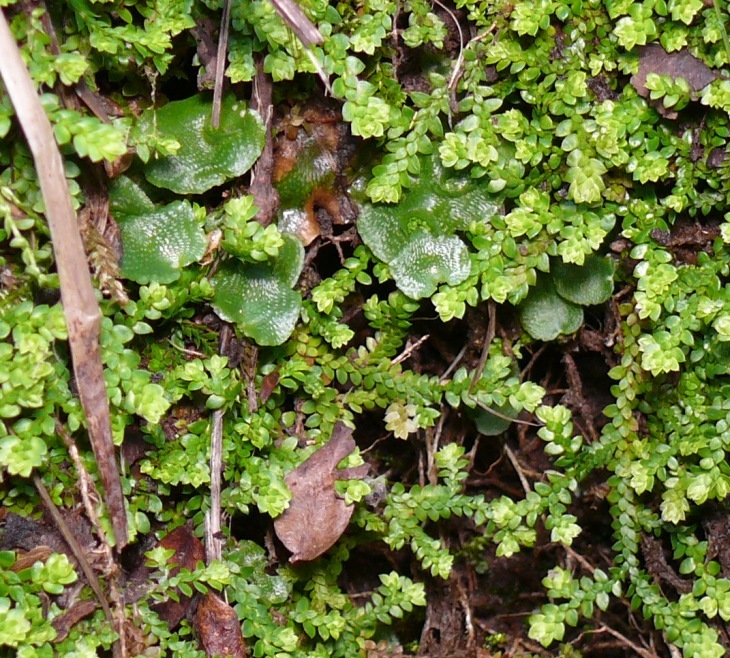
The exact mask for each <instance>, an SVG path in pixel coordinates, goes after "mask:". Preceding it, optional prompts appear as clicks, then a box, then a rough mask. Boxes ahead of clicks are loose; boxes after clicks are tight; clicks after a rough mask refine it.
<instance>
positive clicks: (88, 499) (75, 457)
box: [56, 418, 127, 656]
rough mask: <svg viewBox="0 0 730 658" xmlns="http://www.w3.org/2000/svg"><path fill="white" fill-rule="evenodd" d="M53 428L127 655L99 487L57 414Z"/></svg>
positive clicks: (120, 650) (120, 601)
mask: <svg viewBox="0 0 730 658" xmlns="http://www.w3.org/2000/svg"><path fill="white" fill-rule="evenodd" d="M56 432H57V433H58V434H59V436H60V437H61V438H62V439H63V442H64V443H65V444H66V449H67V450H68V454H69V457H71V461H72V462H73V463H74V466H75V468H76V473H77V474H78V477H79V493H80V494H81V501H82V502H83V504H84V509H85V510H86V516H88V517H89V521H90V522H91V525H92V526H93V527H94V530H95V531H96V536H97V537H98V538H99V541H100V542H101V546H102V552H103V555H104V562H105V574H106V575H107V576H108V579H107V583H108V585H109V598H110V599H111V601H112V603H113V609H112V615H113V617H114V623H115V626H116V628H117V630H118V631H119V640H118V643H119V645H118V654H119V655H120V656H126V655H127V647H126V641H125V634H124V633H123V632H122V629H123V628H124V622H125V619H126V615H125V611H124V597H123V596H122V593H121V591H120V589H119V583H118V580H117V575H118V573H119V572H118V569H117V567H116V564H115V562H114V556H113V555H112V548H111V546H109V542H108V541H107V538H106V533H105V532H104V530H103V528H102V527H101V523H99V515H98V514H97V513H96V505H95V502H94V501H99V500H101V497H100V496H99V491H98V490H97V488H96V485H95V484H94V481H93V480H92V479H91V476H90V475H89V472H88V471H87V470H86V467H85V466H84V462H82V461H81V457H80V456H79V449H78V447H77V445H76V442H75V441H74V440H73V437H72V436H71V435H70V434H69V433H68V432H67V431H66V428H65V427H64V426H63V423H61V421H60V420H58V418H56Z"/></svg>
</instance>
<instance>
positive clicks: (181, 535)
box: [152, 525, 205, 629]
mask: <svg viewBox="0 0 730 658" xmlns="http://www.w3.org/2000/svg"><path fill="white" fill-rule="evenodd" d="M159 545H160V546H162V547H163V548H166V549H172V550H174V551H175V555H173V556H172V559H171V560H170V561H171V562H174V563H175V564H176V565H177V566H175V567H173V569H172V570H171V573H172V575H173V576H174V575H175V574H177V572H178V571H180V567H184V568H185V569H189V570H190V571H192V570H193V569H195V568H196V567H197V565H198V562H205V548H204V547H203V544H202V542H201V541H200V540H199V539H198V538H197V537H196V536H195V535H194V534H193V531H192V530H191V529H190V528H189V527H188V526H186V525H184V526H180V527H179V528H175V530H173V531H172V532H171V533H170V534H168V535H166V536H165V537H164V538H163V539H162V540H161V541H160V544H159ZM193 598H195V597H188V596H183V595H180V601H173V600H172V599H169V600H167V601H164V602H163V603H160V604H158V605H155V606H152V607H153V609H154V610H155V612H157V614H158V615H160V619H164V620H165V621H166V622H167V625H168V627H169V628H170V629H173V628H175V627H176V626H177V625H178V624H179V623H180V622H181V621H182V620H183V617H186V616H187V615H188V612H189V611H190V608H191V606H192V602H193Z"/></svg>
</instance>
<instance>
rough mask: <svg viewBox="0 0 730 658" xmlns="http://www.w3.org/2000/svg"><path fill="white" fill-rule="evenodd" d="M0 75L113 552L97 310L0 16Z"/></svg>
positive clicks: (119, 541) (117, 514)
mask: <svg viewBox="0 0 730 658" xmlns="http://www.w3.org/2000/svg"><path fill="white" fill-rule="evenodd" d="M0 51H1V52H2V53H3V56H2V57H0V75H1V76H2V79H3V81H4V83H5V88H6V89H7V91H8V95H9V96H10V100H11V101H12V103H13V105H14V107H15V111H16V115H17V117H18V120H19V122H20V125H21V127H22V128H23V132H24V133H25V136H26V139H27V140H28V146H29V147H30V151H31V153H32V154H33V160H34V162H35V166H36V171H37V173H38V181H39V183H40V188H41V193H42V195H43V203H44V205H45V208H46V218H47V220H48V225H49V228H50V230H51V239H52V241H53V249H54V253H55V256H56V268H57V269H58V278H59V280H60V284H61V300H62V301H63V307H64V313H65V316H66V326H67V328H68V342H69V347H70V349H71V355H72V361H73V370H74V375H75V379H76V385H77V387H78V391H79V398H80V399H81V405H82V406H83V409H84V412H85V414H86V421H87V425H88V430H89V438H90V440H91V445H92V448H93V449H94V455H95V456H96V461H97V464H98V467H99V473H100V475H101V480H102V483H103V484H104V492H105V494H106V503H107V507H108V509H109V514H110V517H111V523H112V529H113V531H114V537H115V539H116V545H117V548H118V549H121V548H123V547H124V546H125V545H126V544H127V541H128V536H127V515H126V512H125V510H124V496H123V494H122V483H121V480H120V477H119V468H118V466H117V461H116V457H115V453H114V441H113V439H112V431H111V422H110V417H109V401H108V398H107V391H106V384H105V382H104V370H103V367H102V364H101V352H100V346H99V335H100V330H101V310H100V309H99V304H98V302H97V300H96V295H95V293H94V288H93V285H92V282H91V276H90V274H89V268H88V265H87V261H86V254H85V253H84V248H83V244H82V242H81V236H80V234H79V230H78V226H77V223H76V215H75V213H74V209H73V204H72V202H71V194H70V193H69V190H68V184H67V182H66V175H65V172H64V168H63V161H62V159H61V154H60V152H59V150H58V147H57V146H56V142H55V139H54V137H53V130H52V129H51V124H50V122H49V121H48V117H47V116H46V114H45V112H44V110H43V106H42V105H41V103H40V99H39V98H38V94H37V93H36V90H35V87H34V85H33V81H32V80H31V77H30V75H29V73H28V70H27V69H26V67H25V64H24V63H23V59H22V57H21V55H20V50H19V49H18V45H17V44H16V42H15V39H14V37H13V35H12V33H11V32H10V28H9V26H8V23H7V20H6V18H5V14H4V13H3V12H2V11H0Z"/></svg>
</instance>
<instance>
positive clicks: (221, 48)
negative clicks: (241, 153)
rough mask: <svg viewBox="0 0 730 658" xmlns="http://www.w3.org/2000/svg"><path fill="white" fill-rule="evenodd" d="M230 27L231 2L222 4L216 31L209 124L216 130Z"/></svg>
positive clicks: (218, 121) (218, 123)
mask: <svg viewBox="0 0 730 658" xmlns="http://www.w3.org/2000/svg"><path fill="white" fill-rule="evenodd" d="M230 26H231V0H225V2H224V3H223V15H222V16H221V27H220V30H219V31H218V53H217V55H216V59H215V83H214V85H213V116H212V117H211V124H212V125H213V128H218V126H219V125H220V121H221V101H222V99H223V75H224V74H225V72H226V61H227V58H228V32H229V29H230Z"/></svg>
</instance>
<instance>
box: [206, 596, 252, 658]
mask: <svg viewBox="0 0 730 658" xmlns="http://www.w3.org/2000/svg"><path fill="white" fill-rule="evenodd" d="M195 630H196V631H197V632H198V639H199V640H200V644H201V646H202V648H203V651H205V655H206V656H211V658H212V656H228V657H229V658H245V656H247V655H248V651H247V650H246V643H245V642H244V640H243V634H242V633H241V624H240V622H239V621H238V616H237V615H236V612H235V610H234V609H233V608H231V606H230V605H228V604H227V603H226V602H225V601H222V600H221V599H220V597H219V596H218V595H217V594H215V593H213V592H208V593H207V594H206V595H205V596H204V597H203V598H202V599H201V601H200V603H199V604H198V609H197V611H196V612H195Z"/></svg>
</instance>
